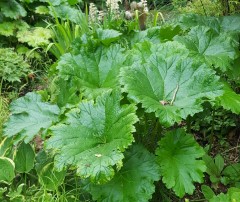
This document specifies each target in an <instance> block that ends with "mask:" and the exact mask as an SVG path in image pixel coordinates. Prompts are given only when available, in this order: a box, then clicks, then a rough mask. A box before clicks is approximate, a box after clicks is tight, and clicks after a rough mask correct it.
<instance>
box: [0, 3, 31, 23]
mask: <svg viewBox="0 0 240 202" xmlns="http://www.w3.org/2000/svg"><path fill="white" fill-rule="evenodd" d="M0 11H1V14H3V15H4V16H5V17H8V18H12V19H15V20H16V19H19V18H20V17H25V16H26V15H27V12H26V10H25V9H24V7H23V6H22V5H21V4H20V3H18V2H17V1H15V0H7V1H6V0H3V1H1V2H0Z"/></svg>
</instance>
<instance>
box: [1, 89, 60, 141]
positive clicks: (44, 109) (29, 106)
mask: <svg viewBox="0 0 240 202" xmlns="http://www.w3.org/2000/svg"><path fill="white" fill-rule="evenodd" d="M10 110H11V113H12V115H11V116H10V119H9V120H8V122H7V123H6V124H5V128H4V135H5V136H8V137H11V136H14V135H17V134H19V135H20V139H24V141H25V142H26V143H28V142H29V141H31V140H32V139H33V138H34V136H35V135H36V134H37V133H38V132H39V131H40V130H41V129H47V128H48V127H50V126H51V125H52V123H53V122H55V121H57V120H58V114H59V113H60V109H59V108H58V106H56V105H51V104H49V103H45V102H42V101H41V96H40V95H38V94H36V93H28V94H27V95H26V96H24V97H21V98H19V99H17V100H16V101H14V102H12V103H11V105H10Z"/></svg>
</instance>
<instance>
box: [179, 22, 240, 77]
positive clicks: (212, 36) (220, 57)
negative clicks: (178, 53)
mask: <svg viewBox="0 0 240 202" xmlns="http://www.w3.org/2000/svg"><path fill="white" fill-rule="evenodd" d="M175 39H176V40H177V41H179V42H180V43H182V44H184V45H185V46H186V48H187V49H188V50H190V54H191V55H192V56H193V57H196V60H200V61H202V62H206V63H207V64H209V65H214V66H215V68H220V69H221V70H222V71H223V72H224V71H226V70H227V69H231V63H233V60H234V59H236V58H237V57H238V52H237V49H238V44H237V43H235V42H234V39H233V38H232V37H230V36H228V35H225V34H224V33H223V34H221V35H218V34H217V33H215V32H214V31H213V30H211V29H210V28H207V27H203V26H198V27H194V28H192V29H191V31H190V32H189V33H188V35H187V36H183V37H182V36H181V37H180V36H177V37H176V38H175Z"/></svg>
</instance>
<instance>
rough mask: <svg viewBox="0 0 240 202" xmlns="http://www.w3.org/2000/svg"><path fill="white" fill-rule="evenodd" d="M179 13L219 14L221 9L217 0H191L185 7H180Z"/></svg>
mask: <svg viewBox="0 0 240 202" xmlns="http://www.w3.org/2000/svg"><path fill="white" fill-rule="evenodd" d="M179 11H180V12H181V13H196V14H200V15H208V16H221V15H222V13H223V9H222V6H221V3H220V1H219V0H193V1H191V2H190V1H189V2H188V3H187V5H186V6H185V7H180V8H179Z"/></svg>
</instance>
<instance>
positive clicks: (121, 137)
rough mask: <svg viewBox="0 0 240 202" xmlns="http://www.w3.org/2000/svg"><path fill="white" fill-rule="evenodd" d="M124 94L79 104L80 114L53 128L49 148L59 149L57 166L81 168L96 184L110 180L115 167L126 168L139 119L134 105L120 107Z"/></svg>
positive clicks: (84, 175)
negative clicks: (125, 155)
mask: <svg viewBox="0 0 240 202" xmlns="http://www.w3.org/2000/svg"><path fill="white" fill-rule="evenodd" d="M120 99H121V95H120V93H116V92H113V93H112V94H110V93H104V94H103V95H102V96H99V97H97V99H96V103H94V102H93V101H88V102H87V101H86V102H82V103H80V104H79V109H80V113H78V112H77V110H72V111H70V112H69V114H68V118H67V123H66V124H59V125H57V126H54V127H52V128H51V130H52V133H53V135H52V137H51V138H50V139H49V140H48V141H47V148H54V149H57V150H58V154H57V155H56V157H55V165H56V167H57V168H59V169H62V168H63V167H64V166H65V165H68V164H69V165H72V166H76V167H77V172H78V174H79V175H80V176H81V177H83V178H88V177H90V179H91V181H93V182H95V183H104V182H106V181H109V180H110V179H111V178H112V177H113V175H114V169H113V166H114V165H116V166H117V167H118V168H119V167H121V165H122V159H123V158H124V156H123V151H124V150H125V149H126V148H127V147H128V146H129V145H131V144H132V142H133V141H134V139H133V135H132V132H134V131H135V128H134V126H133V124H134V123H135V122H136V121H137V120H138V119H137V117H136V115H135V110H136V107H135V106H134V105H127V106H122V107H121V106H120Z"/></svg>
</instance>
